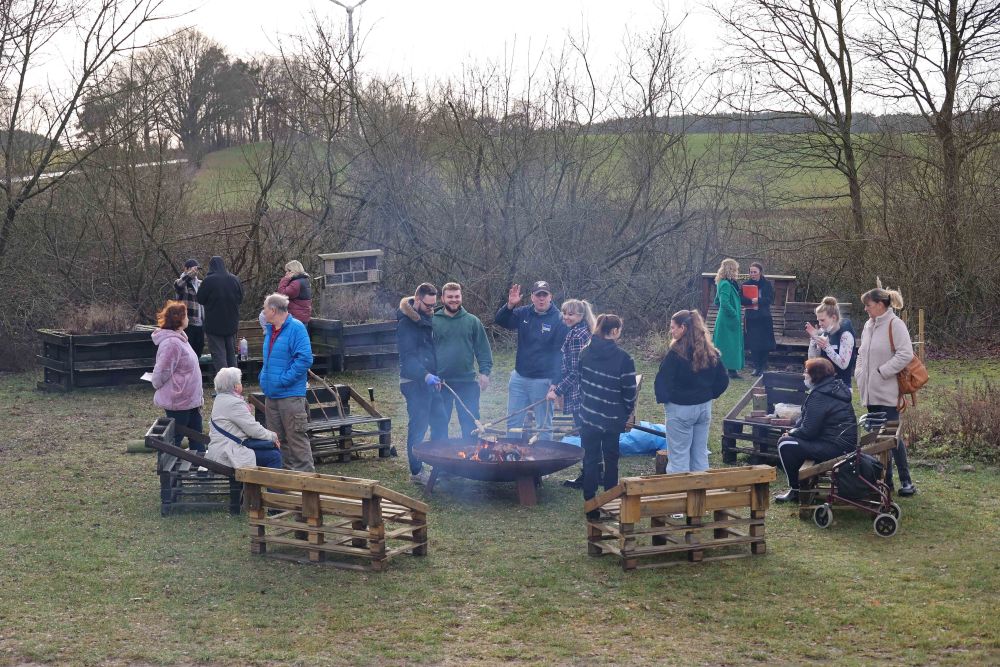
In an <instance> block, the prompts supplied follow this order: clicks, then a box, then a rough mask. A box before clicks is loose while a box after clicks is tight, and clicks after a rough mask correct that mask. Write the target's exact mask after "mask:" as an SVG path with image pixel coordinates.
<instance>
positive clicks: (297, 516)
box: [236, 468, 428, 571]
mask: <svg viewBox="0 0 1000 667" xmlns="http://www.w3.org/2000/svg"><path fill="white" fill-rule="evenodd" d="M236 478H237V479H238V480H239V481H241V482H243V484H244V489H245V490H244V497H245V499H246V506H247V514H248V515H249V517H250V552H251V553H253V554H258V555H267V556H272V557H274V558H280V559H284V560H292V561H295V562H304V563H328V564H330V565H333V566H335V567H340V568H345V569H352V570H365V571H381V570H383V569H385V567H386V564H387V563H388V562H389V560H391V559H392V558H395V557H396V556H399V555H401V554H407V553H408V554H412V555H414V556H425V555H427V510H428V506H427V504H426V503H423V502H420V501H419V500H415V499H413V498H410V497H409V496H405V495H403V494H401V493H397V492H395V491H393V490H391V489H388V488H386V487H384V486H382V485H381V484H379V483H378V482H377V481H376V480H371V479H357V478H353V477H340V476H336V475H321V474H319V473H303V472H294V471H290V470H272V469H270V468H240V469H239V470H237V471H236ZM302 552H304V555H302ZM335 557H340V559H339V560H335V559H334V558H335Z"/></svg>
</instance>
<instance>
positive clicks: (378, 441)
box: [250, 384, 392, 463]
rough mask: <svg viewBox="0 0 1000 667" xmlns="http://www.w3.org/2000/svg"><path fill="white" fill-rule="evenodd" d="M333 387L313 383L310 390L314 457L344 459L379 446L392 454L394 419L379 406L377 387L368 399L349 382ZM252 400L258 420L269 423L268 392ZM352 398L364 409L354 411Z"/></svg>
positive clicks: (383, 454) (310, 434)
mask: <svg viewBox="0 0 1000 667" xmlns="http://www.w3.org/2000/svg"><path fill="white" fill-rule="evenodd" d="M331 388H332V389H333V390H334V391H331V390H330V389H331ZM331 388H327V387H309V388H308V389H307V390H306V402H307V403H308V406H309V423H308V425H307V426H306V435H307V436H308V438H309V445H310V447H311V449H312V455H313V459H315V460H317V461H320V460H323V459H330V458H332V459H334V460H336V461H338V462H341V463H344V462H347V461H350V460H351V459H352V458H355V457H356V456H357V455H358V454H359V453H360V452H364V451H370V450H373V449H374V450H378V456H379V458H386V457H388V456H391V455H392V420H391V419H389V418H388V417H385V416H384V415H383V414H382V413H381V412H379V411H378V410H377V409H376V408H375V405H374V391H373V390H371V389H369V390H368V395H369V400H366V399H364V398H362V396H361V395H360V394H359V393H358V392H357V391H355V390H354V388H352V387H350V386H348V385H345V384H338V385H332V386H331ZM334 392H336V394H334ZM250 402H251V403H252V404H253V406H254V416H255V417H256V418H257V421H259V422H260V423H261V424H263V425H264V426H265V427H266V426H267V418H266V416H265V410H264V394H261V393H256V394H253V395H252V396H251V397H250ZM352 402H353V403H354V404H356V405H357V406H359V407H360V408H361V409H362V410H363V411H364V413H363V414H351V403H352Z"/></svg>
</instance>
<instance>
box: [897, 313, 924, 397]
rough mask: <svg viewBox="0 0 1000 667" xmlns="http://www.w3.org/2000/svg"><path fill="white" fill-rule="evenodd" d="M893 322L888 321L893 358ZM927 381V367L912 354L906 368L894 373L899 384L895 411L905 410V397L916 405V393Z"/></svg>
mask: <svg viewBox="0 0 1000 667" xmlns="http://www.w3.org/2000/svg"><path fill="white" fill-rule="evenodd" d="M894 321H895V320H890V321H889V348H890V349H891V350H892V354H893V356H895V354H896V343H895V341H893V339H892V323H893V322H894ZM903 326H906V325H903ZM929 379H930V376H929V375H928V374H927V367H926V366H924V362H922V361H920V357H918V356H917V355H916V353H914V354H913V358H912V359H910V363H908V364H906V368H904V369H903V370H901V371H899V372H898V373H896V382H897V383H898V384H899V399H898V400H897V401H896V409H897V410H899V411H900V412H902V411H903V410H905V409H906V396H907V395H909V396H910V401H911V402H912V403H913V405H916V404H917V391H919V390H920V388H921V387H923V386H924V385H925V384H927V381H928V380H929Z"/></svg>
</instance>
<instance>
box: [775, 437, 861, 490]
mask: <svg viewBox="0 0 1000 667" xmlns="http://www.w3.org/2000/svg"><path fill="white" fill-rule="evenodd" d="M849 451H850V450H849V449H844V448H843V447H838V446H837V445H834V444H831V443H829V442H822V441H816V440H799V439H797V438H794V437H789V438H785V439H783V440H781V441H780V442H778V460H780V461H781V467H782V468H784V469H785V475H787V476H788V486H790V487H792V488H793V489H797V488H799V468H801V467H802V463H803V461H813V462H815V463H822V462H823V461H829V460H830V459H835V458H837V457H838V456H840V455H841V454H846V453H847V452H849Z"/></svg>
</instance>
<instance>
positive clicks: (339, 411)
mask: <svg viewBox="0 0 1000 667" xmlns="http://www.w3.org/2000/svg"><path fill="white" fill-rule="evenodd" d="M309 377H311V378H313V379H315V380H319V381H320V382H322V383H323V386H324V387H326V388H327V390H328V391H329V392H330V393H331V394H333V400H334V401H335V402H336V403H337V414H339V415H340V418H341V419H343V418H344V404H343V403H341V402H340V392H339V391H336V390H335V389H334V388H333V387H331V386H330V383H329V382H327V381H326V378H321V377H320V376H318V375H316V374H315V373H313V372H312V370H310V371H309ZM315 395H316V394H315V393H314V394H313V396H315ZM323 415H324V416H326V411H324V412H323ZM328 419H329V418H328Z"/></svg>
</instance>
